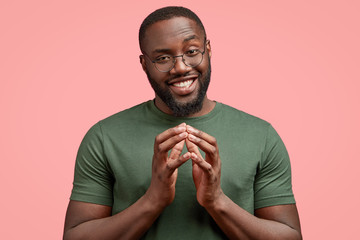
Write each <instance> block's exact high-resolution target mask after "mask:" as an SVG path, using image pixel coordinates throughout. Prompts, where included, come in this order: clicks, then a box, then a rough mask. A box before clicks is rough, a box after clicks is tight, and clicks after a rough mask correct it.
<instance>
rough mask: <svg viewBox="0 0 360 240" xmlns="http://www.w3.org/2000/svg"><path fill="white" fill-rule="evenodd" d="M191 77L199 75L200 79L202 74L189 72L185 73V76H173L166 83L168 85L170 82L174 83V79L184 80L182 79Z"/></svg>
mask: <svg viewBox="0 0 360 240" xmlns="http://www.w3.org/2000/svg"><path fill="white" fill-rule="evenodd" d="M190 75H197V76H198V77H200V76H201V73H199V72H187V73H185V74H176V75H173V76H171V77H170V78H168V79H167V80H166V83H168V82H170V81H172V80H174V79H177V78H182V77H187V76H190Z"/></svg>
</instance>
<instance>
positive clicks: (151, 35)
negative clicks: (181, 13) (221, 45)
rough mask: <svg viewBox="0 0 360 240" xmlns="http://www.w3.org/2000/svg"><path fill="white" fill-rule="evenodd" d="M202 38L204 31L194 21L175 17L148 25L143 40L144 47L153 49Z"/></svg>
mask: <svg viewBox="0 0 360 240" xmlns="http://www.w3.org/2000/svg"><path fill="white" fill-rule="evenodd" d="M192 39H194V40H199V41H200V40H201V41H203V40H204V33H203V31H202V30H201V28H200V27H199V26H198V25H197V24H196V22H195V21H193V20H191V19H189V18H186V17H175V18H171V19H168V20H162V21H159V22H156V23H154V24H152V25H151V26H149V27H148V29H147V30H146V32H145V37H144V40H143V46H144V49H147V50H153V49H158V48H164V47H170V46H171V45H174V44H180V42H181V43H183V42H186V40H192Z"/></svg>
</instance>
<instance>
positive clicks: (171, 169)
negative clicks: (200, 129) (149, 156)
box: [166, 152, 191, 177]
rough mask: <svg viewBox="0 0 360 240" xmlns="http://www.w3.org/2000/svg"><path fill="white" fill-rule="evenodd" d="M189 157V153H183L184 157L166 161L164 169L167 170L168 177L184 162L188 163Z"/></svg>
mask: <svg viewBox="0 0 360 240" xmlns="http://www.w3.org/2000/svg"><path fill="white" fill-rule="evenodd" d="M190 157H191V154H190V153H189V152H187V153H185V154H184V155H182V156H180V157H178V158H177V159H171V160H170V161H168V163H167V165H166V167H167V169H168V170H169V173H168V176H169V177H170V176H171V174H173V172H174V171H175V170H176V169H177V168H179V167H180V166H181V165H183V164H184V163H185V162H186V161H188V160H189V159H190Z"/></svg>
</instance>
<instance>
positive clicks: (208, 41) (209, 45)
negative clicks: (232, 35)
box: [206, 40, 211, 58]
mask: <svg viewBox="0 0 360 240" xmlns="http://www.w3.org/2000/svg"><path fill="white" fill-rule="evenodd" d="M206 48H207V50H208V53H209V58H211V44H210V40H207V41H206Z"/></svg>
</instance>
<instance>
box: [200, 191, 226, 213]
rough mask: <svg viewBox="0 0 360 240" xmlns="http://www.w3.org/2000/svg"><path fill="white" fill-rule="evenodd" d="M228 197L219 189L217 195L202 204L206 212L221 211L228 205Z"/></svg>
mask: <svg viewBox="0 0 360 240" xmlns="http://www.w3.org/2000/svg"><path fill="white" fill-rule="evenodd" d="M228 200H229V198H228V197H227V196H226V195H225V194H224V193H223V192H222V191H221V193H220V194H219V196H218V197H217V198H215V199H214V200H213V201H211V202H209V203H208V204H206V205H205V206H204V208H205V209H206V211H207V212H209V213H210V212H221V211H223V210H224V209H225V208H226V206H227V205H228Z"/></svg>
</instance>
